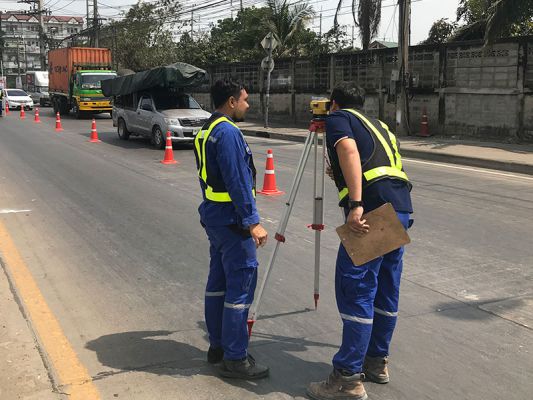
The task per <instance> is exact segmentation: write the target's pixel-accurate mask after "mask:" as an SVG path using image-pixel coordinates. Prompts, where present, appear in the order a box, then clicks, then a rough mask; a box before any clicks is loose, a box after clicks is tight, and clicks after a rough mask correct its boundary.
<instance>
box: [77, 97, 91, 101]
mask: <svg viewBox="0 0 533 400" xmlns="http://www.w3.org/2000/svg"><path fill="white" fill-rule="evenodd" d="M80 100H81V101H91V98H90V97H82V98H81V99H80Z"/></svg>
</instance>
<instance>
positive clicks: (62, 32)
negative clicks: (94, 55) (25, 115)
mask: <svg viewBox="0 0 533 400" xmlns="http://www.w3.org/2000/svg"><path fill="white" fill-rule="evenodd" d="M0 18H1V22H2V23H1V29H2V31H3V32H4V42H5V43H4V47H3V49H2V55H1V58H2V67H3V75H4V76H6V78H7V86H8V87H15V85H16V83H15V82H16V79H17V77H21V78H22V81H23V80H24V78H23V77H24V76H25V72H26V71H39V70H41V69H42V67H41V60H40V44H39V18H38V16H36V15H32V14H22V13H12V12H7V13H1V12H0ZM43 20H44V34H45V36H46V39H47V40H46V41H45V53H46V52H47V51H48V49H49V48H50V47H59V46H62V45H64V44H65V42H64V39H65V38H67V37H69V36H71V35H73V34H76V33H79V32H80V31H82V30H83V18H81V17H71V16H57V15H45V16H43ZM0 75H1V72H0Z"/></svg>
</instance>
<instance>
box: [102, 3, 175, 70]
mask: <svg viewBox="0 0 533 400" xmlns="http://www.w3.org/2000/svg"><path fill="white" fill-rule="evenodd" d="M180 9H181V7H180V5H179V3H178V2H177V1H176V0H159V1H157V2H150V3H148V2H142V3H141V2H138V3H137V4H136V5H134V6H133V7H131V8H130V9H129V10H128V12H127V13H126V15H125V17H124V19H123V20H122V21H119V22H114V23H112V24H111V26H109V27H108V28H107V29H106V31H107V32H112V34H111V35H109V36H111V37H109V36H108V37H107V39H104V40H102V41H103V42H104V43H105V44H106V45H107V46H108V47H113V48H114V49H115V54H114V57H115V60H116V61H118V63H119V65H120V66H121V67H123V68H128V69H131V70H133V71H141V70H145V69H149V68H153V67H156V66H160V65H166V64H170V63H173V62H175V61H176V59H175V49H176V44H175V43H174V42H173V41H172V35H171V33H170V32H169V31H168V29H167V28H168V24H170V23H171V24H173V25H174V26H175V25H176V24H179V22H178V15H179V14H178V13H179V11H180ZM112 36H115V41H116V42H115V43H112V40H113V38H112Z"/></svg>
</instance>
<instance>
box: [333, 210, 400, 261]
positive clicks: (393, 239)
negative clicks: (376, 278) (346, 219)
mask: <svg viewBox="0 0 533 400" xmlns="http://www.w3.org/2000/svg"><path fill="white" fill-rule="evenodd" d="M362 219H366V222H367V224H368V225H369V226H370V230H369V232H368V233H366V234H363V235H359V234H357V233H355V232H354V231H352V230H351V229H350V228H349V227H348V225H347V224H344V225H341V226H339V227H338V228H337V229H336V231H337V234H338V235H339V238H340V239H341V242H342V245H343V246H344V248H345V249H346V252H347V253H348V255H349V256H350V258H351V260H352V261H353V263H354V264H355V265H362V264H365V263H367V262H369V261H372V260H374V259H375V258H378V257H381V256H384V255H385V254H387V253H390V252H391V251H393V250H396V249H399V248H400V247H402V246H404V245H406V244H409V243H411V239H410V238H409V235H408V234H407V231H406V230H405V228H404V227H403V225H402V223H401V222H400V220H399V219H398V216H397V215H396V211H394V208H393V207H392V204H390V203H386V204H384V205H382V206H381V207H379V208H376V209H375V210H372V211H370V212H369V213H366V214H363V217H362Z"/></svg>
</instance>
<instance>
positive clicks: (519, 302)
mask: <svg viewBox="0 0 533 400" xmlns="http://www.w3.org/2000/svg"><path fill="white" fill-rule="evenodd" d="M492 304H498V310H497V311H498V312H508V311H511V310H513V309H515V308H520V307H521V306H523V304H524V300H523V299H512V298H498V299H491V300H484V301H483V302H480V301H474V302H468V303H457V301H450V302H441V303H438V304H436V306H435V308H436V309H437V310H438V311H439V313H440V314H441V315H443V316H445V317H446V318H450V319H456V320H462V321H483V320H488V319H491V318H494V316H495V315H497V313H496V312H494V311H493V310H489V309H488V308H490V305H492Z"/></svg>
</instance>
